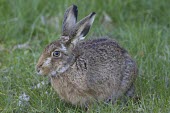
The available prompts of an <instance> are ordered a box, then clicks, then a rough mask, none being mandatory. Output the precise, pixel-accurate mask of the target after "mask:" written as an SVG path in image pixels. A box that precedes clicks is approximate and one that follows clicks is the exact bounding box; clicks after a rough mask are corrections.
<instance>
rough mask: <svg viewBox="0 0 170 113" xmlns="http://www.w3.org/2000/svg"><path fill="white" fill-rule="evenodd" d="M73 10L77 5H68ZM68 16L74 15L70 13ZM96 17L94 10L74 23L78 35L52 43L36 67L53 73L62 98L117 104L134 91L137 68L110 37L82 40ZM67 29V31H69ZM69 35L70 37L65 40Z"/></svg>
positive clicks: (42, 71)
mask: <svg viewBox="0 0 170 113" xmlns="http://www.w3.org/2000/svg"><path fill="white" fill-rule="evenodd" d="M73 7H74V8H73ZM73 9H74V10H75V6H72V7H69V8H68V9H67V12H66V13H68V12H73V13H74V11H69V10H73ZM69 16H75V14H72V13H70V14H69ZM66 17H67V14H65V19H64V21H66V22H68V23H63V25H64V26H68V25H67V24H69V20H67V18H66ZM73 19H74V18H73ZM75 19H76V17H75ZM93 20H94V13H92V14H90V15H89V16H87V17H86V18H85V19H83V20H82V21H81V22H80V23H81V24H80V23H78V24H76V23H75V24H76V25H74V26H73V24H71V25H72V26H73V27H75V26H77V27H76V28H77V29H76V31H70V33H73V32H74V33H76V34H75V35H74V36H73V35H71V36H70V35H68V36H62V37H61V38H60V40H58V41H54V42H52V43H51V44H49V45H48V46H47V47H46V48H45V50H44V52H43V53H42V55H41V57H40V58H39V61H38V63H37V67H36V68H37V72H38V73H39V74H41V75H49V76H50V78H51V83H52V87H53V88H54V90H55V91H56V92H57V93H58V94H59V96H60V97H61V99H63V100H65V101H67V102H71V103H72V104H74V105H81V106H83V105H86V104H88V103H91V102H94V101H107V100H110V99H111V101H112V102H113V103H114V102H115V101H116V100H117V99H119V98H121V97H122V96H123V95H127V96H133V93H131V92H134V91H133V90H134V87H133V83H134V80H135V78H136V75H137V67H136V63H135V61H134V60H133V59H132V58H131V57H130V55H129V54H128V52H127V51H126V50H125V49H123V48H122V47H121V46H120V45H119V44H118V43H117V42H116V41H115V40H113V39H109V38H108V37H101V38H98V39H93V40H87V41H80V40H81V39H82V36H83V35H85V34H87V32H88V31H86V29H88V30H89V29H90V26H91V25H92V23H93ZM64 26H63V27H64ZM87 27H89V28H87ZM79 28H81V29H79ZM65 29H66V28H65ZM84 29H85V30H84ZM73 30H75V29H73ZM68 31H69V30H67V32H68ZM63 32H64V31H63ZM67 32H66V33H64V34H70V33H67ZM83 33H84V34H83ZM68 37H69V38H70V39H68V40H66V39H67V38H68ZM63 40H64V41H63ZM65 40H66V41H65ZM56 50H57V51H60V52H61V56H60V57H54V56H52V53H53V52H54V51H56ZM132 88H133V89H132Z"/></svg>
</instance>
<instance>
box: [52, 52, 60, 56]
mask: <svg viewBox="0 0 170 113" xmlns="http://www.w3.org/2000/svg"><path fill="white" fill-rule="evenodd" d="M52 55H53V56H54V57H60V55H61V53H60V51H54V52H53V54H52Z"/></svg>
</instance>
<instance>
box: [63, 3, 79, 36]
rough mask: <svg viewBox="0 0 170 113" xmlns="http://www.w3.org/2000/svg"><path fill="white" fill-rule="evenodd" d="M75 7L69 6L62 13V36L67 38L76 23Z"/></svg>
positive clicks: (76, 12) (76, 11)
mask: <svg viewBox="0 0 170 113" xmlns="http://www.w3.org/2000/svg"><path fill="white" fill-rule="evenodd" d="M77 14H78V10H77V6H76V5H72V6H70V7H69V8H68V9H67V10H66V11H65V13H64V20H63V25H62V36H69V33H70V31H71V29H72V28H73V26H75V24H76V22H77Z"/></svg>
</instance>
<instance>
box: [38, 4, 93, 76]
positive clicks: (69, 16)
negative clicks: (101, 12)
mask: <svg viewBox="0 0 170 113" xmlns="http://www.w3.org/2000/svg"><path fill="white" fill-rule="evenodd" d="M77 14H78V10H77V6H75V5H72V6H70V7H69V8H68V9H67V10H66V11H65V14H64V20H63V26H62V35H61V37H60V39H59V40H57V41H54V42H52V43H50V44H49V45H47V47H46V48H45V50H44V51H43V53H42V54H41V56H40V58H39V60H38V63H37V65H36V70H37V73H38V74H40V75H50V76H57V75H58V74H61V73H63V72H65V71H67V69H69V67H70V66H71V65H72V64H73V63H74V61H75V57H76V56H75V55H74V53H73V52H72V51H73V50H74V48H75V46H76V45H77V43H78V42H79V41H80V40H83V39H84V38H85V36H86V35H87V33H88V32H89V29H90V27H91V25H92V23H93V21H94V18H95V13H94V12H93V13H91V14H89V15H88V16H87V17H85V18H84V19H82V20H80V21H79V22H77Z"/></svg>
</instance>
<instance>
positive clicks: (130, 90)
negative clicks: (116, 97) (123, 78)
mask: <svg viewBox="0 0 170 113" xmlns="http://www.w3.org/2000/svg"><path fill="white" fill-rule="evenodd" d="M134 93H135V87H134V85H133V84H132V85H131V87H130V88H129V89H128V90H127V91H126V93H125V96H127V97H130V98H133V97H134Z"/></svg>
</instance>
